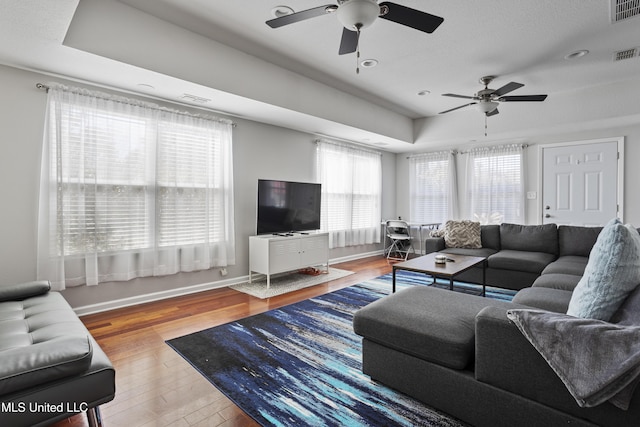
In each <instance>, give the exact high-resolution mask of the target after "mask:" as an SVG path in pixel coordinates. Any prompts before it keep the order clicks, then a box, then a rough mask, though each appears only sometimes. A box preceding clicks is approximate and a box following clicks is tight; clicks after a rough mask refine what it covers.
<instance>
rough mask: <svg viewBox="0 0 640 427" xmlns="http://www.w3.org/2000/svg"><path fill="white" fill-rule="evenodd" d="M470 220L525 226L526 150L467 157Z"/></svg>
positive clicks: (487, 150)
mask: <svg viewBox="0 0 640 427" xmlns="http://www.w3.org/2000/svg"><path fill="white" fill-rule="evenodd" d="M467 191H468V198H469V201H470V203H469V211H468V215H469V218H470V219H473V220H476V221H480V222H481V223H483V224H499V223H502V222H510V223H517V224H524V221H525V218H524V146H523V145H521V144H510V145H501V146H494V147H483V148H476V149H472V150H470V151H469V152H468V156H467Z"/></svg>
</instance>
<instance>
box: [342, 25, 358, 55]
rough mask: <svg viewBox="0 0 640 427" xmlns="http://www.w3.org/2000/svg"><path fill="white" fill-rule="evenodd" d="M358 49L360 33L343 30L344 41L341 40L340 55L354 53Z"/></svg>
mask: <svg viewBox="0 0 640 427" xmlns="http://www.w3.org/2000/svg"><path fill="white" fill-rule="evenodd" d="M357 48H358V33H357V32H355V31H351V30H347V29H346V28H342V39H341V40H340V50H339V51H338V53H339V54H340V55H345V54H347V53H353V52H355V51H356V49H357Z"/></svg>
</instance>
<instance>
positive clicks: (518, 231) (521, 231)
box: [500, 223, 558, 271]
mask: <svg viewBox="0 0 640 427" xmlns="http://www.w3.org/2000/svg"><path fill="white" fill-rule="evenodd" d="M500 245H501V247H502V249H510V250H515V251H527V252H545V253H549V254H554V255H557V254H558V229H557V226H556V224H544V225H520V224H508V223H505V224H501V225H500ZM540 271H542V270H540Z"/></svg>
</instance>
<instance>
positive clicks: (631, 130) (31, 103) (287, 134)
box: [0, 66, 640, 312]
mask: <svg viewBox="0 0 640 427" xmlns="http://www.w3.org/2000/svg"><path fill="white" fill-rule="evenodd" d="M51 80H58V81H61V82H63V83H67V84H76V83H72V82H65V81H63V80H61V79H55V78H51V77H48V76H44V75H41V74H38V73H33V72H28V71H23V70H18V69H14V68H11V67H6V66H0V88H1V90H2V92H1V93H2V98H0V135H2V140H1V141H0V182H1V183H2V185H1V186H0V200H2V209H1V210H0V272H2V274H1V275H0V285H2V284H11V283H18V282H22V281H29V280H34V279H35V278H36V244H37V239H36V233H37V207H38V185H39V182H38V180H39V175H40V155H41V153H40V149H41V144H42V131H43V119H44V113H45V101H46V95H45V93H44V92H43V91H40V90H38V89H36V87H35V84H36V83H37V82H47V81H51ZM233 120H234V121H235V122H236V123H237V124H238V126H237V127H236V128H235V130H234V168H235V171H234V175H235V176H234V181H235V188H234V191H235V212H236V257H237V263H236V265H235V266H231V267H229V268H228V272H229V274H228V276H226V277H223V276H222V275H221V274H220V271H219V269H212V270H209V271H203V272H196V273H183V274H177V275H173V276H166V277H159V278H143V279H137V280H132V281H130V282H115V283H106V284H101V285H99V286H95V287H84V286H83V287H77V288H70V289H67V290H65V291H64V293H63V294H64V296H65V297H66V298H67V300H68V301H69V302H70V303H71V304H72V305H73V306H74V307H76V308H78V307H83V308H84V310H85V312H90V311H92V307H93V308H95V309H96V310H98V309H104V308H108V303H109V302H112V301H118V300H123V299H126V300H125V303H135V302H138V301H142V300H143V299H144V298H149V297H152V298H161V297H167V296H171V295H173V294H177V293H180V292H184V291H185V290H197V289H200V288H205V287H211V286H213V287H215V286H225V285H227V284H229V283H232V282H234V281H235V282H237V281H238V280H240V279H242V278H244V277H245V276H246V275H247V274H248V265H249V260H248V237H249V236H250V235H253V234H255V212H256V184H257V180H258V178H273V179H287V180H297V181H312V180H313V179H314V175H313V170H314V150H315V144H314V143H313V141H314V139H315V137H314V136H313V135H311V134H307V133H301V132H298V131H294V130H291V129H286V128H281V127H276V126H270V125H265V124H262V123H258V122H253V121H250V120H244V119H239V118H233ZM614 136H624V137H625V140H626V141H625V166H626V167H625V182H626V188H625V200H624V203H625V211H624V219H625V221H627V222H631V223H634V225H636V226H638V225H639V224H640V198H638V197H637V196H636V193H637V189H636V188H635V186H634V184H635V183H637V182H640V168H637V167H635V164H636V163H638V161H640V123H639V124H637V125H633V126H618V127H615V126H612V127H602V128H600V129H598V128H596V129H593V128H591V129H589V130H585V131H583V132H571V133H559V134H555V135H547V136H539V135H537V136H528V135H526V134H525V135H521V136H520V137H519V139H518V142H523V143H527V144H529V145H530V148H529V149H528V150H527V159H528V160H527V182H528V184H527V188H526V190H527V191H536V192H538V194H540V189H539V188H537V186H538V175H539V173H538V168H539V165H538V158H537V149H536V145H538V144H546V143H555V142H563V141H576V140H586V139H596V138H604V137H614ZM490 142H491V141H489V140H487V141H486V143H490ZM503 142H504V141H496V143H503ZM443 148H458V149H464V148H465V147H464V146H455V147H454V146H451V147H442V146H439V147H438V149H437V150H441V149H443ZM423 151H426V150H423ZM417 152H418V151H417ZM406 157H407V154H404V153H403V154H398V155H395V154H390V153H385V154H384V156H383V196H382V198H383V200H382V204H383V212H382V216H383V218H394V217H397V216H398V215H400V216H402V217H403V218H408V217H409V200H408V187H409V186H408V162H407V159H406ZM459 161H460V162H463V156H460V160H459ZM462 166H463V163H461V164H460V167H459V172H460V171H462V170H463V167H462ZM460 173H461V172H460ZM460 179H463V177H462V176H461V177H460ZM538 201H539V199H538V200H534V201H528V202H527V222H528V223H537V217H536V212H537V203H538ZM381 247H382V246H381V245H366V246H361V247H352V248H342V249H334V250H332V251H331V254H330V257H331V259H333V260H340V259H347V258H350V257H359V256H362V255H365V254H369V253H372V252H375V251H378V252H379V251H380V250H381ZM201 285H202V286H201ZM121 302H122V301H119V302H116V303H113V306H117V305H118V304H120V303H121ZM105 304H106V305H105ZM81 311H82V310H81Z"/></svg>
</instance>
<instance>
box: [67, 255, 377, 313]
mask: <svg viewBox="0 0 640 427" xmlns="http://www.w3.org/2000/svg"><path fill="white" fill-rule="evenodd" d="M381 254H382V252H381V251H374V252H367V253H360V254H355V255H348V256H345V257H340V258H335V259H331V260H329V264H330V265H331V264H338V263H341V262H347V261H353V260H356V259H360V258H366V257H370V256H376V255H381ZM248 280H249V276H248V275H246V276H240V277H233V278H231V279H225V280H218V281H215V282H209V283H201V284H198V285H193V286H186V287H184V288H177V289H171V290H167V291H161V292H153V293H150V294H144V295H138V296H135V297H129V298H122V299H117V300H112V301H106V302H101V303H97V304H89V305H84V306H81V307H76V308H74V309H73V311H75V313H76V314H77V315H78V316H87V315H89V314H96V313H101V312H104V311H109V310H115V309H117V308H124V307H131V306H133V305H138V304H144V303H147V302H153V301H160V300H164V299H169V298H174V297H179V296H182V295H189V294H194V293H196V292H203V291H208V290H211V289H218V288H224V287H227V286H233V285H237V284H239V283H244V282H247V281H248Z"/></svg>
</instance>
